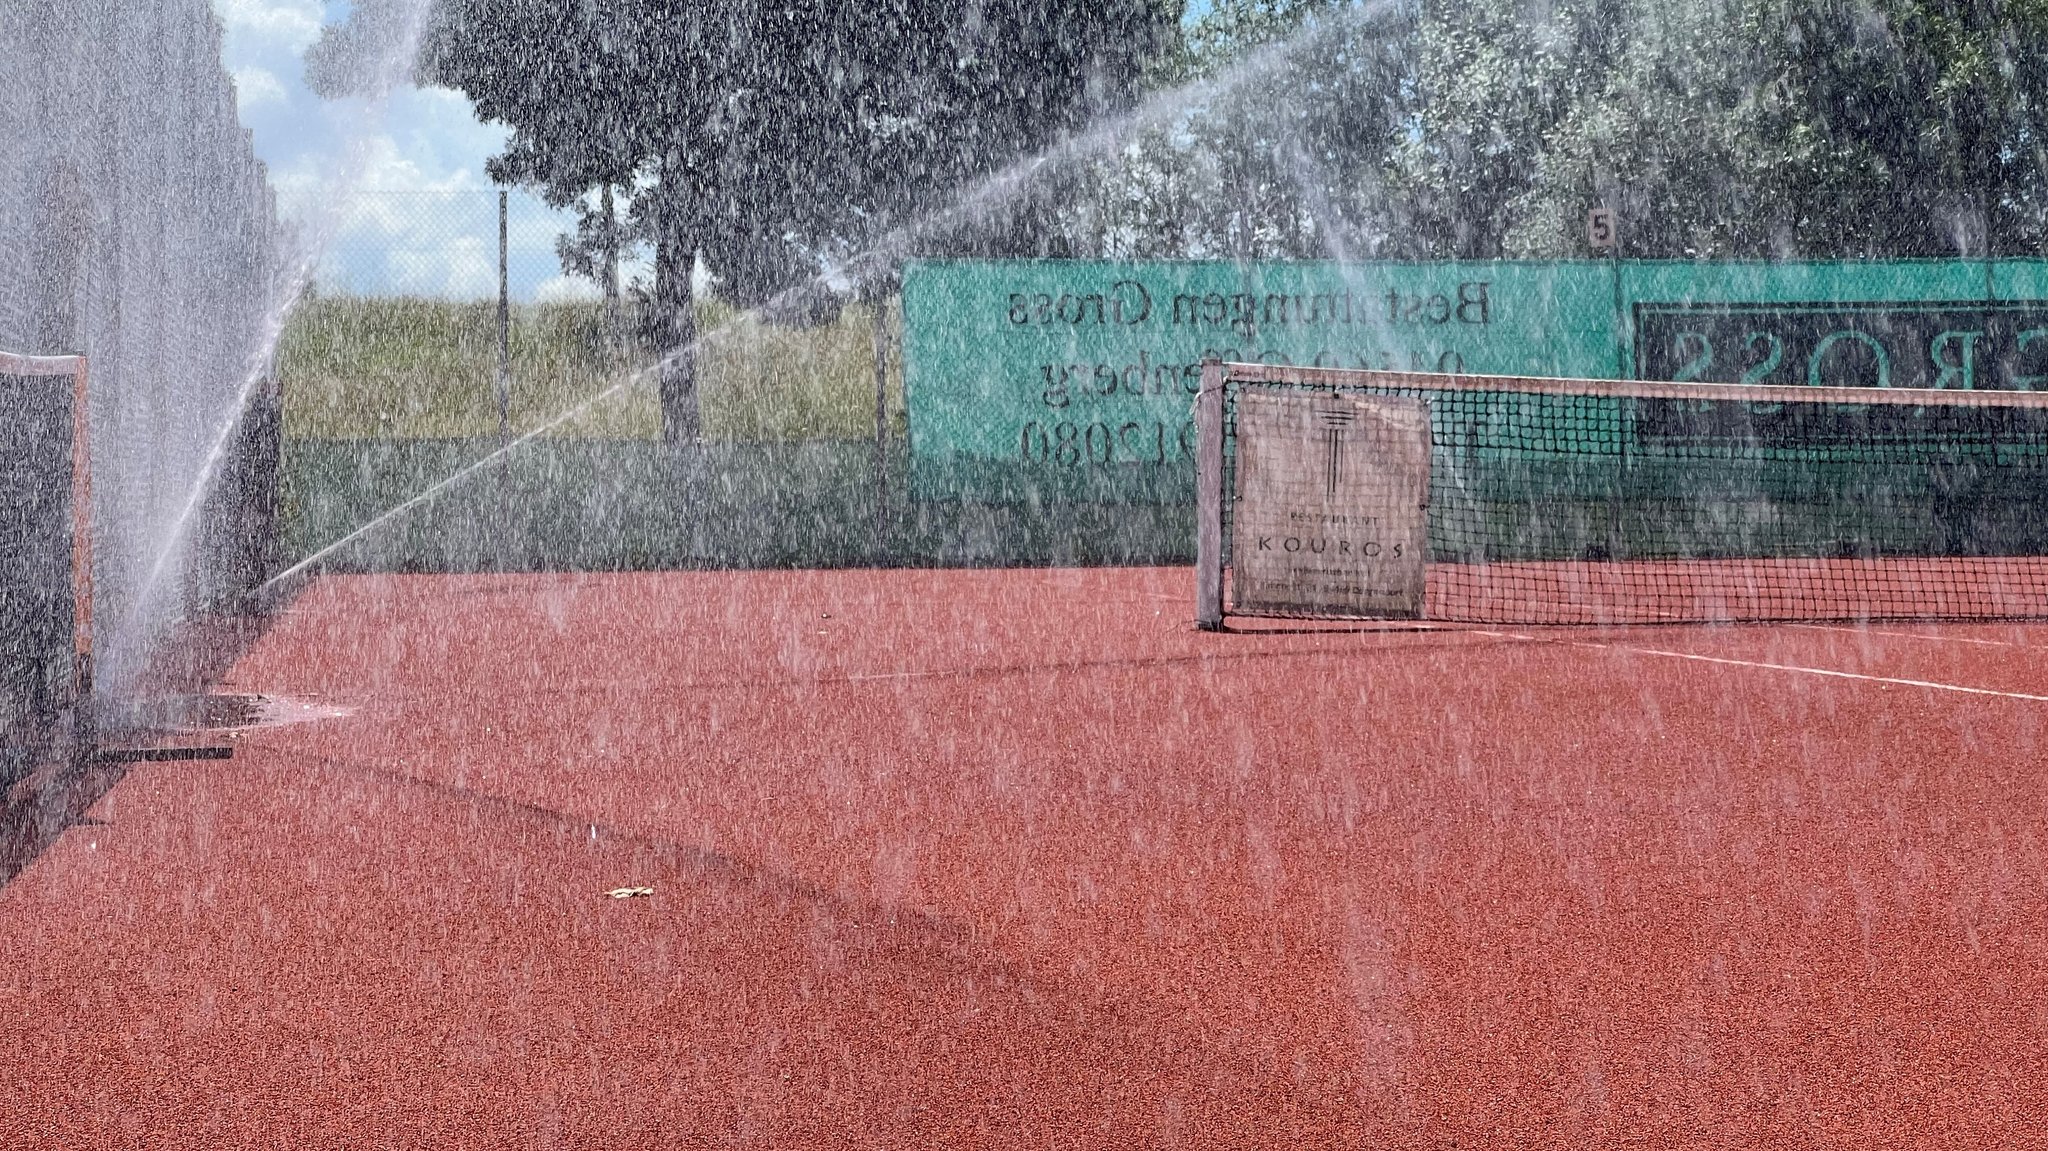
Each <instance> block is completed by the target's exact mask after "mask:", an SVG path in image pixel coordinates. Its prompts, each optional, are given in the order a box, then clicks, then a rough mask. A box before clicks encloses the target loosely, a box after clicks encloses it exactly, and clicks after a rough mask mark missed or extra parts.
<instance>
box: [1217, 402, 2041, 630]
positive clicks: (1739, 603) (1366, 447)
mask: <svg viewBox="0 0 2048 1151" xmlns="http://www.w3.org/2000/svg"><path fill="white" fill-rule="evenodd" d="M1196 424H1197V428H1198V432H1199V439H1200V443H1199V447H1198V452H1197V463H1198V468H1197V471H1198V482H1199V484H1200V487H1201V490H1200V492H1199V498H1198V538H1197V557H1198V559H1197V616H1198V622H1199V623H1200V625H1201V626H1204V627H1210V628H1214V627H1220V626H1221V625H1222V622H1223V618H1224V616H1225V615H1229V614H1237V615H1279V616H1305V617H1334V618H1421V619H1433V620H1447V621H1466V622H1486V623H1508V624H1619V623H1668V622H1702V621H1761V620H1865V619H1997V618H2026V617H2042V616H2048V393H2034V392H2024V391H1934V390H1907V389H1860V388H1826V387H1788V386H1741V385H1729V384H1673V383H1649V382H1636V381H1607V380H1563V379H1533V378H1519V377H1503V376H1475V375H1436V374H1427V373H1410V372H1379V371H1347V370H1337V369H1319V368H1297V367H1285V366H1273V365H1264V364H1218V363H1212V364H1209V365H1208V366H1207V369H1206V372H1205V375H1204V384H1203V389H1202V392H1201V393H1200V395H1199V397H1198V399H1197V405H1196Z"/></svg>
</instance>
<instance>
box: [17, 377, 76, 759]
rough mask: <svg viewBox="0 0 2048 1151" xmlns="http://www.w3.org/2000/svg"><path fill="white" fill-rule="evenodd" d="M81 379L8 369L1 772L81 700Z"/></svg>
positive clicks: (44, 740)
mask: <svg viewBox="0 0 2048 1151" xmlns="http://www.w3.org/2000/svg"><path fill="white" fill-rule="evenodd" d="M71 404H72V380H71V377H70V376H68V375H65V376H20V375H7V374H0V405H4V406H5V410H6V412H7V416H6V418H5V419H4V420H0V760H4V761H5V762H0V777H5V776H8V775H11V774H14V773H17V772H18V771H19V769H20V767H21V761H23V760H24V759H25V757H30V756H33V755H34V754H35V753H36V752H37V751H38V750H39V749H40V748H41V747H42V746H44V745H46V744H47V743H48V741H49V739H50V737H51V732H52V729H53V727H54V725H55V723H56V722H57V719H58V716H59V713H60V712H61V711H62V710H63V709H64V708H66V707H68V706H69V705H70V704H71V702H72V699H71V677H72V674H73V640H72V628H73V622H74V614H73V613H74V609H75V605H74V603H73V592H72V516H71V493H72V412H71Z"/></svg>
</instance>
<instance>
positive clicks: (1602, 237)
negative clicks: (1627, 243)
mask: <svg viewBox="0 0 2048 1151" xmlns="http://www.w3.org/2000/svg"><path fill="white" fill-rule="evenodd" d="M1586 242H1587V243H1588V244H1591V245H1593V250H1594V251H1596V252H1604V251H1607V250H1608V249H1610V248H1612V247H1614V209H1612V208H1594V209H1593V210H1592V211H1590V212H1587V213H1586Z"/></svg>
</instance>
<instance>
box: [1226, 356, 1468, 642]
mask: <svg viewBox="0 0 2048 1151" xmlns="http://www.w3.org/2000/svg"><path fill="white" fill-rule="evenodd" d="M1236 428H1237V432H1236V438H1237V465H1236V467H1237V492H1236V495H1237V499H1236V503H1235V507H1234V510H1233V513H1232V522H1233V529H1232V544H1231V587H1232V597H1231V598H1232V599H1233V601H1234V602H1235V606H1236V609H1237V610H1239V611H1244V612H1252V613H1257V612H1275V613H1281V614H1308V615H1321V616H1353V617H1374V618H1388V617H1391V618H1404V619H1412V618H1418V617H1420V616H1421V615H1422V593H1423V576H1424V567H1425V564H1426V561H1427V557H1428V550H1429V548H1428V542H1429V532H1428V523H1427V518H1426V516H1427V510H1426V509H1427V504H1428V500H1429V405H1428V402H1427V401H1425V400H1421V399H1415V398H1410V397H1400V396H1353V395H1331V394H1322V395H1317V394H1313V393H1305V392H1287V391H1280V390H1268V389H1246V390H1245V391H1244V392H1242V393H1240V394H1239V395H1238V397H1237V401H1236Z"/></svg>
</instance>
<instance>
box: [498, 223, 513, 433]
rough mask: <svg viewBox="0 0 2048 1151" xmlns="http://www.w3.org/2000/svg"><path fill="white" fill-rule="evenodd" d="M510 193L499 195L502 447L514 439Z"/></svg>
mask: <svg viewBox="0 0 2048 1151" xmlns="http://www.w3.org/2000/svg"><path fill="white" fill-rule="evenodd" d="M511 196H512V194H511V192H509V191H506V190H504V189H500V190H499V192H498V442H499V445H500V446H503V445H504V443H505V442H506V441H508V440H509V439H510V438H511V435H512V286H511V283H512V274H511V253H510V249H509V245H508V243H507V237H506V232H507V226H506V221H507V218H508V217H509V216H510V215H511Z"/></svg>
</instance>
